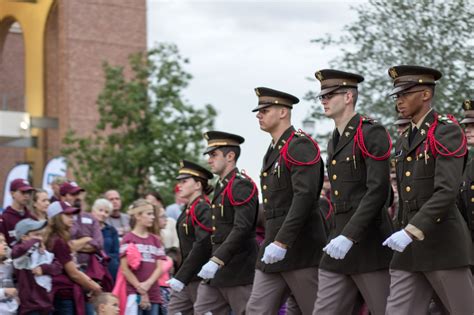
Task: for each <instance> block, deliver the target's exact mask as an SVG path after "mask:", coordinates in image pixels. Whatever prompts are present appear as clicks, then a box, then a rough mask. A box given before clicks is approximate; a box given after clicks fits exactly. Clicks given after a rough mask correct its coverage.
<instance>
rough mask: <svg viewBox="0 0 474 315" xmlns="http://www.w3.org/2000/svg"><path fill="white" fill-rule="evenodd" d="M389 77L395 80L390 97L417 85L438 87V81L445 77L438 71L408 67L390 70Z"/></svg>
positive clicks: (402, 66) (397, 67) (396, 67)
mask: <svg viewBox="0 0 474 315" xmlns="http://www.w3.org/2000/svg"><path fill="white" fill-rule="evenodd" d="M388 75H389V76H390V77H391V78H392V79H393V89H392V91H391V92H390V95H395V94H397V93H399V92H401V91H405V90H408V89H409V88H412V87H414V86H416V85H436V81H438V80H439V79H440V78H441V77H442V76H443V74H442V73H441V72H439V71H438V70H436V69H432V68H427V67H421V66H406V65H401V66H395V67H392V68H390V69H388Z"/></svg>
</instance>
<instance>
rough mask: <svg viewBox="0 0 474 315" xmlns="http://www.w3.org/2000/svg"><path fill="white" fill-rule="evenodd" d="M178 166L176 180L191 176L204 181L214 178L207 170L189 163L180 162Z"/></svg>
mask: <svg viewBox="0 0 474 315" xmlns="http://www.w3.org/2000/svg"><path fill="white" fill-rule="evenodd" d="M179 166H180V167H179V171H178V176H177V177H176V179H178V180H179V179H184V178H189V177H192V176H195V177H199V178H202V179H204V180H209V179H212V178H213V177H214V175H213V174H212V173H211V172H209V171H208V170H207V169H205V168H204V167H202V166H201V165H199V164H196V163H193V162H190V161H186V160H182V161H181V162H180V165H179Z"/></svg>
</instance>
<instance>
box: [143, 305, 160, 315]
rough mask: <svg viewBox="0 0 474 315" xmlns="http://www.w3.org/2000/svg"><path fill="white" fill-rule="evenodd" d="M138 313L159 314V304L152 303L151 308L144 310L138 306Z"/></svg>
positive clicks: (146, 314)
mask: <svg viewBox="0 0 474 315" xmlns="http://www.w3.org/2000/svg"><path fill="white" fill-rule="evenodd" d="M138 315H161V314H160V304H156V303H152V304H151V310H148V311H144V310H142V309H141V308H140V307H139V308H138Z"/></svg>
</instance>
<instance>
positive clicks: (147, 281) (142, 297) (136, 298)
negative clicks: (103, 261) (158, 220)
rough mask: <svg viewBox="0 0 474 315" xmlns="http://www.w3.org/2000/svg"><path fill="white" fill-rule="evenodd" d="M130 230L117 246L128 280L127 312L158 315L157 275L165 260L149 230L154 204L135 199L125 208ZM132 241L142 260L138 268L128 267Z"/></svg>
mask: <svg viewBox="0 0 474 315" xmlns="http://www.w3.org/2000/svg"><path fill="white" fill-rule="evenodd" d="M128 213H129V215H130V217H131V222H133V223H132V224H133V225H132V231H131V232H128V233H127V234H125V235H124V237H123V239H122V245H121V246H120V257H121V258H120V268H121V270H122V273H123V275H124V277H125V279H126V280H127V304H126V309H125V314H127V315H134V314H138V315H158V314H159V308H160V304H161V302H162V300H161V294H160V286H159V284H158V277H159V276H160V275H161V266H160V264H161V263H160V260H162V259H165V253H164V249H163V247H162V246H161V243H160V240H159V238H158V237H157V236H156V235H154V234H152V233H150V229H151V228H152V227H153V223H154V221H155V214H154V213H155V212H154V207H153V206H152V205H151V204H150V203H149V202H148V201H146V200H144V199H138V200H136V201H135V202H134V203H133V204H132V205H131V206H130V208H129V211H128ZM131 243H133V244H135V246H136V247H137V248H138V250H139V252H140V254H141V256H142V260H141V263H140V267H139V268H138V269H136V270H132V269H131V268H130V267H129V266H128V262H127V257H126V252H127V247H128V246H129V244H131Z"/></svg>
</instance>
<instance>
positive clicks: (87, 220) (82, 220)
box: [81, 217, 93, 224]
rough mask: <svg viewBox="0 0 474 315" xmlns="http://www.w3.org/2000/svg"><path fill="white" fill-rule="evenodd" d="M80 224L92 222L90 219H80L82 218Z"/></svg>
mask: <svg viewBox="0 0 474 315" xmlns="http://www.w3.org/2000/svg"><path fill="white" fill-rule="evenodd" d="M81 223H82V224H92V223H93V221H92V219H91V218H84V217H82V218H81Z"/></svg>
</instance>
